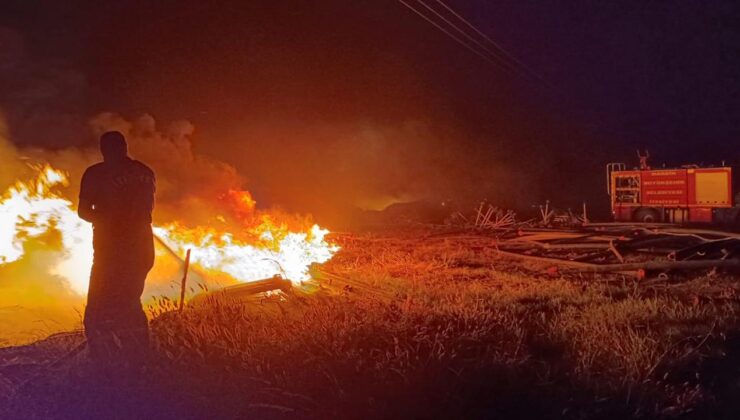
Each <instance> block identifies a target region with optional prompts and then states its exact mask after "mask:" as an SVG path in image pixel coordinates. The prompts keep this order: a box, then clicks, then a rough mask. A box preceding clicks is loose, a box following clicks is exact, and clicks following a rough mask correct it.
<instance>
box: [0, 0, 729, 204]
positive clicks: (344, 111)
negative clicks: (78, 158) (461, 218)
mask: <svg viewBox="0 0 740 420" xmlns="http://www.w3.org/2000/svg"><path fill="white" fill-rule="evenodd" d="M428 3H430V4H433V3H434V0H429V1H428ZM736 3H737V2H733V1H675V2H648V1H619V2H595V1H594V2H584V1H535V0H516V1H472V0H471V1H460V0H449V1H448V4H449V5H450V6H451V7H453V8H454V9H456V10H457V11H458V12H460V13H461V14H462V15H464V16H465V17H467V18H468V19H469V20H470V21H471V22H472V23H473V24H475V25H476V26H478V27H479V28H480V29H481V30H482V31H484V32H485V33H486V34H488V35H489V36H490V37H491V38H492V39H494V40H495V41H496V42H497V43H499V44H500V45H501V46H503V47H504V48H506V50H507V51H508V52H509V53H511V54H512V55H513V56H515V57H517V58H518V59H519V60H520V61H522V62H523V63H525V64H526V66H527V67H529V68H530V69H532V70H533V71H534V72H535V73H537V75H539V77H541V78H542V80H543V81H544V82H542V81H538V80H536V79H533V78H529V77H524V76H521V75H517V74H510V73H507V72H506V71H504V70H502V68H501V67H498V66H495V65H491V64H490V63H487V62H486V61H484V60H482V59H481V58H479V57H477V56H476V55H474V54H472V53H471V52H469V51H467V50H465V49H464V48H462V47H461V46H459V45H458V44H456V43H455V42H454V41H453V40H451V39H449V38H448V37H446V36H445V35H444V34H442V33H441V32H439V31H438V30H437V29H435V28H434V27H432V26H431V25H429V24H428V23H427V22H425V21H423V20H422V19H421V18H420V17H418V16H416V15H415V14H413V13H412V12H411V11H409V10H408V9H406V8H405V7H404V6H403V5H402V4H400V3H399V2H397V1H392V0H373V1H346V0H323V1H318V2H298V1H250V2H243V1H219V2H205V1H201V0H198V1H186V0H179V1H158V2H150V1H124V0H120V1H108V2H93V1H79V0H78V1H65V2H60V1H33V0H26V1H12V0H5V1H3V2H2V5H0V108H2V110H3V113H4V114H5V116H6V118H7V120H8V123H9V126H10V131H11V138H12V140H13V141H14V142H16V143H17V144H20V145H29V144H33V145H41V146H44V147H49V148H60V147H67V146H76V147H80V146H84V145H89V144H92V142H94V139H92V138H91V135H90V132H89V129H88V128H87V122H88V121H89V119H90V118H91V117H92V116H94V115H95V114H97V113H98V112H101V111H113V112H117V113H119V114H121V115H124V116H127V117H130V118H135V117H137V116H139V115H141V114H144V113H148V114H151V115H153V116H154V117H155V118H156V119H157V120H158V121H162V122H167V121H172V120H178V119H188V120H189V121H191V122H192V123H193V124H194V125H195V126H196V127H197V132H196V138H195V144H196V148H197V150H198V152H200V153H204V154H207V155H210V156H213V157H214V158H216V159H220V160H223V161H225V162H227V163H229V164H232V165H234V166H235V167H236V168H237V169H238V170H239V171H240V172H241V173H242V174H243V175H244V176H245V177H246V178H247V180H248V183H247V187H248V188H250V189H252V190H253V191H254V192H255V194H256V196H257V198H258V200H260V202H262V203H267V204H280V205H282V206H285V207H287V208H289V209H294V210H301V211H312V212H315V213H318V214H319V215H321V214H330V213H332V212H336V211H338V210H337V209H343V208H350V207H352V206H365V207H373V206H376V205H377V203H380V202H385V201H384V200H386V199H387V198H388V197H390V198H389V199H390V200H391V201H392V200H393V199H416V198H433V199H439V198H450V197H452V198H461V199H470V200H473V199H479V198H484V197H486V198H489V199H491V200H492V201H494V202H498V203H501V204H502V205H507V206H514V207H517V208H524V207H526V206H528V205H530V204H535V203H538V202H541V201H542V200H544V199H551V200H553V201H554V202H556V203H558V204H559V205H561V206H563V207H566V206H577V205H578V204H579V203H580V202H581V201H582V200H587V201H589V203H593V206H594V207H596V208H600V207H601V208H603V206H604V205H605V203H606V200H607V199H606V197H605V195H604V191H603V188H604V186H603V167H604V164H605V163H606V162H609V161H627V162H630V163H635V161H636V156H635V155H636V153H635V149H636V148H641V149H645V148H647V149H649V150H650V152H651V155H652V156H653V157H654V159H653V163H654V164H655V165H660V164H662V163H663V162H665V163H667V164H669V165H678V164H684V163H705V164H718V163H720V161H721V160H723V159H724V160H727V161H730V162H738V160H740V152H738V146H740V141H739V139H740V123H738V116H740V80H738V78H739V77H740V6H738V5H736ZM213 4H217V6H214V5H213Z"/></svg>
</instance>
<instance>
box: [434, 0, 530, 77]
mask: <svg viewBox="0 0 740 420" xmlns="http://www.w3.org/2000/svg"><path fill="white" fill-rule="evenodd" d="M435 1H436V2H437V3H439V4H440V5H441V6H442V7H444V8H445V9H446V10H447V11H448V12H450V13H452V14H453V15H454V16H455V17H456V18H458V19H460V20H461V21H462V22H463V23H465V24H466V25H468V27H469V28H470V29H472V30H474V31H475V32H476V33H477V34H478V35H480V36H481V37H482V38H483V39H485V40H486V41H488V43H490V44H491V45H493V46H494V47H495V48H496V49H497V50H498V51H500V52H501V53H502V54H503V55H505V56H506V57H507V58H509V59H510V60H511V61H513V62H514V63H516V64H517V65H519V66H520V67H521V68H522V69H524V70H525V71H526V72H527V73H529V74H530V75H531V76H533V77H535V78H536V79H538V80H540V81H542V82H544V80H543V79H542V78H541V77H540V76H539V75H538V74H537V73H535V72H534V71H533V70H532V69H530V68H529V67H527V66H526V65H525V64H524V63H522V62H521V61H519V60H517V58H516V57H514V56H513V55H511V54H510V53H509V52H508V51H506V50H505V49H504V48H503V47H502V46H501V45H499V44H498V43H497V42H496V41H494V40H493V39H491V38H490V37H489V36H488V35H486V34H485V33H483V32H482V31H481V30H479V29H478V28H476V27H475V25H473V24H472V23H470V21H468V20H467V19H465V18H464V17H462V16H461V15H460V14H459V13H457V12H456V11H455V10H453V9H452V8H451V7H450V6H448V5H447V4H446V3H445V2H444V1H442V0H435Z"/></svg>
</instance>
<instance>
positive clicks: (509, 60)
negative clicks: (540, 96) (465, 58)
mask: <svg viewBox="0 0 740 420" xmlns="http://www.w3.org/2000/svg"><path fill="white" fill-rule="evenodd" d="M398 1H399V2H400V3H401V4H403V5H404V6H406V7H407V8H408V9H410V10H411V11H413V12H414V13H416V14H417V15H419V16H421V17H422V18H423V19H424V20H426V21H427V22H429V23H430V24H432V25H433V26H434V27H436V28H437V29H438V30H440V31H442V32H443V33H444V34H445V35H447V36H449V37H450V38H452V39H453V40H455V41H456V42H457V43H458V44H460V45H462V46H463V47H465V48H466V49H467V50H469V51H471V52H473V53H474V54H476V55H477V56H479V57H480V58H483V59H484V60H486V61H487V62H489V63H490V64H494V65H497V66H499V67H502V68H503V69H504V70H506V71H507V72H509V73H512V72H513V73H518V74H520V75H522V76H529V77H530V78H534V79H536V80H537V81H539V82H541V83H544V84H545V85H547V83H546V82H545V81H544V80H543V79H542V78H541V77H540V76H539V75H538V74H537V73H535V72H534V71H532V70H531V69H530V68H528V67H527V66H526V65H524V63H522V62H521V61H519V60H517V59H516V58H515V57H514V56H512V55H511V54H510V53H508V52H507V51H506V50H505V49H503V48H502V47H501V46H500V45H499V44H497V43H496V42H495V41H493V40H492V39H491V38H490V37H489V36H487V35H486V34H484V33H483V32H482V31H480V30H479V29H478V28H476V27H475V26H474V25H473V24H472V23H470V22H469V21H468V20H466V19H465V18H464V17H462V16H461V15H460V14H459V13H457V12H455V11H454V10H453V9H452V8H451V7H450V6H448V5H447V4H445V3H444V2H442V1H441V0H436V1H437V2H438V3H439V4H440V5H441V6H442V7H444V8H445V10H447V11H448V12H449V13H451V14H452V15H453V16H455V17H456V18H457V19H459V20H460V21H462V22H463V23H465V25H467V26H468V27H469V28H470V29H472V30H473V31H475V33H477V34H478V35H479V36H481V37H482V38H483V39H484V40H485V41H486V42H488V43H489V44H490V45H492V46H493V48H494V49H495V52H494V51H491V49H490V48H488V47H487V46H485V45H483V44H482V43H481V42H479V41H478V40H476V39H474V38H473V37H472V36H470V34H468V33H467V32H466V31H465V30H463V29H461V28H460V27H458V26H457V25H456V24H455V23H454V22H451V21H450V20H449V19H447V18H446V17H444V16H443V15H441V14H440V13H439V12H438V11H437V10H435V9H434V8H432V7H431V6H429V5H428V4H426V3H425V2H424V1H423V0H416V2H418V3H420V4H421V5H422V6H424V8H426V9H427V10H429V11H430V12H432V14H433V15H435V16H437V18H438V19H441V20H442V21H443V22H445V23H446V24H447V25H449V26H450V27H452V28H454V29H455V30H456V31H457V32H459V33H460V34H462V35H463V36H464V37H465V38H466V39H467V40H469V41H471V42H472V43H473V44H475V45H476V46H477V47H478V48H479V49H477V48H475V47H474V46H473V45H471V44H470V43H468V42H466V41H465V40H463V39H461V38H460V37H458V36H456V35H455V34H453V33H451V32H450V31H449V30H448V29H446V28H444V27H443V26H442V25H440V24H439V23H438V22H435V21H434V20H433V19H432V18H430V17H429V16H428V15H426V14H424V13H422V12H421V11H420V10H419V9H417V8H415V7H413V6H411V5H410V4H409V3H407V2H406V1H404V0H398ZM481 49H482V51H481Z"/></svg>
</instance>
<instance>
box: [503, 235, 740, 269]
mask: <svg viewBox="0 0 740 420" xmlns="http://www.w3.org/2000/svg"><path fill="white" fill-rule="evenodd" d="M497 238H498V241H497V244H498V249H499V251H500V252H502V253H505V254H509V255H511V256H514V257H518V258H523V259H532V260H537V261H541V262H552V263H554V264H555V265H557V266H563V267H564V268H565V271H568V272H591V273H599V272H624V273H632V274H637V275H638V276H639V275H642V276H644V275H645V272H648V271H661V272H665V271H670V270H687V269H700V268H712V267H717V268H738V267H740V234H735V233H729V232H719V231H710V230H697V229H686V228H679V227H676V226H673V225H661V224H653V225H647V224H621V223H601V224H589V223H586V224H583V225H582V226H581V227H578V228H570V229H538V228H525V229H517V230H509V231H502V232H500V234H499V235H497Z"/></svg>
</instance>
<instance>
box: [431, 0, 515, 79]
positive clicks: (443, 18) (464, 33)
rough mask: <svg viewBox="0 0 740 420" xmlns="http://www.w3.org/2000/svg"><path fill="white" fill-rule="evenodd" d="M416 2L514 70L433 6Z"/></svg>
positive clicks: (507, 67)
mask: <svg viewBox="0 0 740 420" xmlns="http://www.w3.org/2000/svg"><path fill="white" fill-rule="evenodd" d="M417 2H418V3H420V4H421V5H422V6H424V7H425V8H426V9H427V10H429V11H430V12H432V13H433V14H434V15H435V16H437V17H438V18H440V19H442V20H443V21H444V22H445V23H447V24H448V25H450V26H452V27H453V28H455V30H456V31H457V32H459V33H460V34H462V35H463V36H464V37H465V38H467V39H469V40H470V41H471V42H473V43H474V44H475V45H477V46H478V47H480V48H482V49H483V50H484V51H486V52H487V53H489V54H490V55H491V56H493V57H494V58H495V59H496V60H497V61H498V62H499V64H500V65H502V66H504V67H506V69H507V70H516V68H515V67H514V66H512V65H511V64H509V63H507V62H506V61H504V60H502V57H500V56H499V54H497V53H496V52H494V51H491V50H490V49H489V48H488V47H487V46H485V45H483V44H481V43H480V42H478V40H476V39H475V38H473V37H472V36H470V34H468V33H467V32H466V31H464V30H462V29H460V28H459V27H458V26H457V25H455V23H454V22H451V21H449V20H448V19H447V18H446V17H444V16H442V15H441V14H440V13H439V12H438V11H436V10H434V8H432V7H431V6H429V5H428V4H426V3H424V1H423V0H417ZM504 55H506V54H504ZM503 58H505V57H503Z"/></svg>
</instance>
